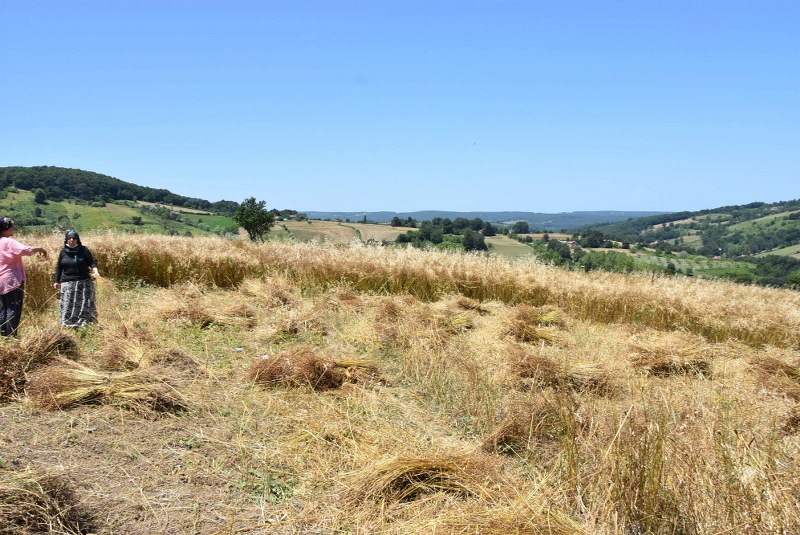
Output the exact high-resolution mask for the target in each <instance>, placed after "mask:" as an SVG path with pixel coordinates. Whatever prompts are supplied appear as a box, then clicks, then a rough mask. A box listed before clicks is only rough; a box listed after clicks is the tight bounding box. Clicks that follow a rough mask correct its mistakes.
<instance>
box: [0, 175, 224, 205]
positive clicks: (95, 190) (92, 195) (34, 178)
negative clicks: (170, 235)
mask: <svg viewBox="0 0 800 535" xmlns="http://www.w3.org/2000/svg"><path fill="white" fill-rule="evenodd" d="M7 187H17V188H19V189H24V190H31V191H36V190H42V191H43V192H44V194H45V195H46V197H47V199H50V200H53V201H61V200H64V199H81V200H85V201H102V202H109V201H112V200H128V201H134V200H139V201H147V202H153V203H160V204H169V205H174V206H183V207H186V208H196V209H200V210H208V211H212V212H218V213H225V214H231V213H233V211H234V210H236V207H237V206H238V203H236V202H234V201H217V202H213V203H212V202H209V201H207V200H205V199H196V198H193V197H184V196H182V195H176V194H174V193H172V192H170V191H169V190H166V189H161V188H158V189H156V188H148V187H146V186H139V185H136V184H132V183H130V182H125V181H123V180H120V179H118V178H114V177H110V176H107V175H101V174H99V173H93V172H91V171H83V170H80V169H67V168H64V167H53V166H37V167H0V188H7Z"/></svg>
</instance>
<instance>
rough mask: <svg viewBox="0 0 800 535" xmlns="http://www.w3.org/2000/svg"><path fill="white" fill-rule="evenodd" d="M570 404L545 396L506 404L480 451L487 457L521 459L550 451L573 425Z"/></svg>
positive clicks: (520, 399)
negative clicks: (488, 454)
mask: <svg viewBox="0 0 800 535" xmlns="http://www.w3.org/2000/svg"><path fill="white" fill-rule="evenodd" d="M570 405H571V403H570V402H569V401H568V400H565V399H563V397H560V396H558V395H554V394H553V393H552V392H551V393H544V394H539V395H536V397H534V398H532V399H530V398H528V399H525V398H517V399H514V398H512V399H509V400H507V401H506V402H505V404H504V405H503V407H502V409H501V410H500V414H499V415H498V418H497V419H498V423H497V424H496V425H495V426H494V427H493V428H492V430H491V431H490V432H489V433H487V434H486V436H485V437H484V439H483V443H482V444H481V449H483V451H485V452H487V453H502V454H506V455H522V454H526V453H532V452H534V451H537V450H541V449H542V448H543V447H545V446H546V447H547V449H548V450H551V449H552V448H553V447H554V446H555V445H556V444H557V442H558V441H559V440H560V439H561V438H562V437H563V436H564V435H565V434H566V433H567V432H568V431H569V430H570V429H571V427H572V426H573V425H574V417H573V415H572V413H571V412H570V411H571V408H570Z"/></svg>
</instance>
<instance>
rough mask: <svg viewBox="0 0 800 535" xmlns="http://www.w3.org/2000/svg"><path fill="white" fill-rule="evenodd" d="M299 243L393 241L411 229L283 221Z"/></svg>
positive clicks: (372, 224)
mask: <svg viewBox="0 0 800 535" xmlns="http://www.w3.org/2000/svg"><path fill="white" fill-rule="evenodd" d="M280 225H281V226H284V227H286V229H287V230H288V231H289V232H290V233H291V234H292V236H294V237H295V239H297V240H299V241H314V240H316V241H320V242H331V243H350V242H352V241H353V240H360V241H368V240H375V241H383V240H386V241H393V240H394V239H395V238H397V236H399V235H400V234H404V233H405V232H407V231H409V230H414V229H412V228H405V227H390V226H388V225H377V224H374V223H337V222H334V221H284V222H281V223H280Z"/></svg>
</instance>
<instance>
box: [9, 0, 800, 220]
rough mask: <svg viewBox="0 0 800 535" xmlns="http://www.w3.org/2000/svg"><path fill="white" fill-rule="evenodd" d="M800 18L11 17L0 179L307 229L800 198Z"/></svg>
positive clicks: (485, 9) (506, 10) (382, 13)
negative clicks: (382, 215) (116, 183)
mask: <svg viewBox="0 0 800 535" xmlns="http://www.w3.org/2000/svg"><path fill="white" fill-rule="evenodd" d="M799 33H800V2H798V1H797V0H791V1H770V0H748V1H741V0H708V1H706V0H691V1H684V0H674V1H673V0H635V1H634V0H616V1H607V0H593V1H572V0H553V1H537V0H527V1H522V0H513V1H504V0H497V1H493V0H484V1H474V0H453V1H451V0H424V1H423V0H386V1H382V0H362V1H354V0H335V1H334V0H326V1H322V0H319V1H310V0H309V1H306V0H285V1H284V0H275V1H272V0H261V1H256V0H247V1H245V0H218V1H207V0H152V1H151V0H69V1H66V0H0V122H1V123H2V126H1V127H0V166H7V165H24V166H29V165H55V166H62V167H72V168H79V169H85V170H89V171H95V172H98V173H103V174H107V175H111V176H114V177H116V178H119V179H122V180H126V181H129V182H134V183H136V184H140V185H145V186H151V187H159V188H166V189H169V190H171V191H173V192H175V193H177V194H180V195H188V196H193V197H199V198H203V199H208V200H211V201H217V200H220V199H227V200H234V201H242V200H243V199H244V198H245V197H249V196H255V197H256V198H258V199H264V200H266V201H267V205H268V206H269V207H275V208H293V209H298V210H331V211H333V210H339V211H360V210H365V211H367V210H369V211H375V210H393V211H413V210H422V209H440V210H457V211H471V210H526V211H535V212H562V211H573V210H665V211H678V210H697V209H702V208H713V207H717V206H721V205H726V204H743V203H748V202H752V201H758V200H760V201H767V202H774V201H780V200H789V199H795V198H798V197H800V37H798V34H799Z"/></svg>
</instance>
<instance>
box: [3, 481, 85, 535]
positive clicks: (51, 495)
mask: <svg viewBox="0 0 800 535" xmlns="http://www.w3.org/2000/svg"><path fill="white" fill-rule="evenodd" d="M95 529H96V528H95V527H94V520H93V518H92V515H91V513H90V512H89V511H88V510H86V509H85V508H84V507H83V506H82V505H81V504H80V501H79V500H78V498H77V497H76V495H75V492H74V490H73V488H72V484H71V483H70V482H69V481H68V480H67V479H65V478H63V477H59V476H53V475H47V474H42V473H36V472H23V473H14V472H10V471H7V470H2V469H0V534H8V535H12V534H16V535H19V534H27V533H30V534H33V533H63V534H75V535H79V534H85V533H91V532H93V531H95Z"/></svg>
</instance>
